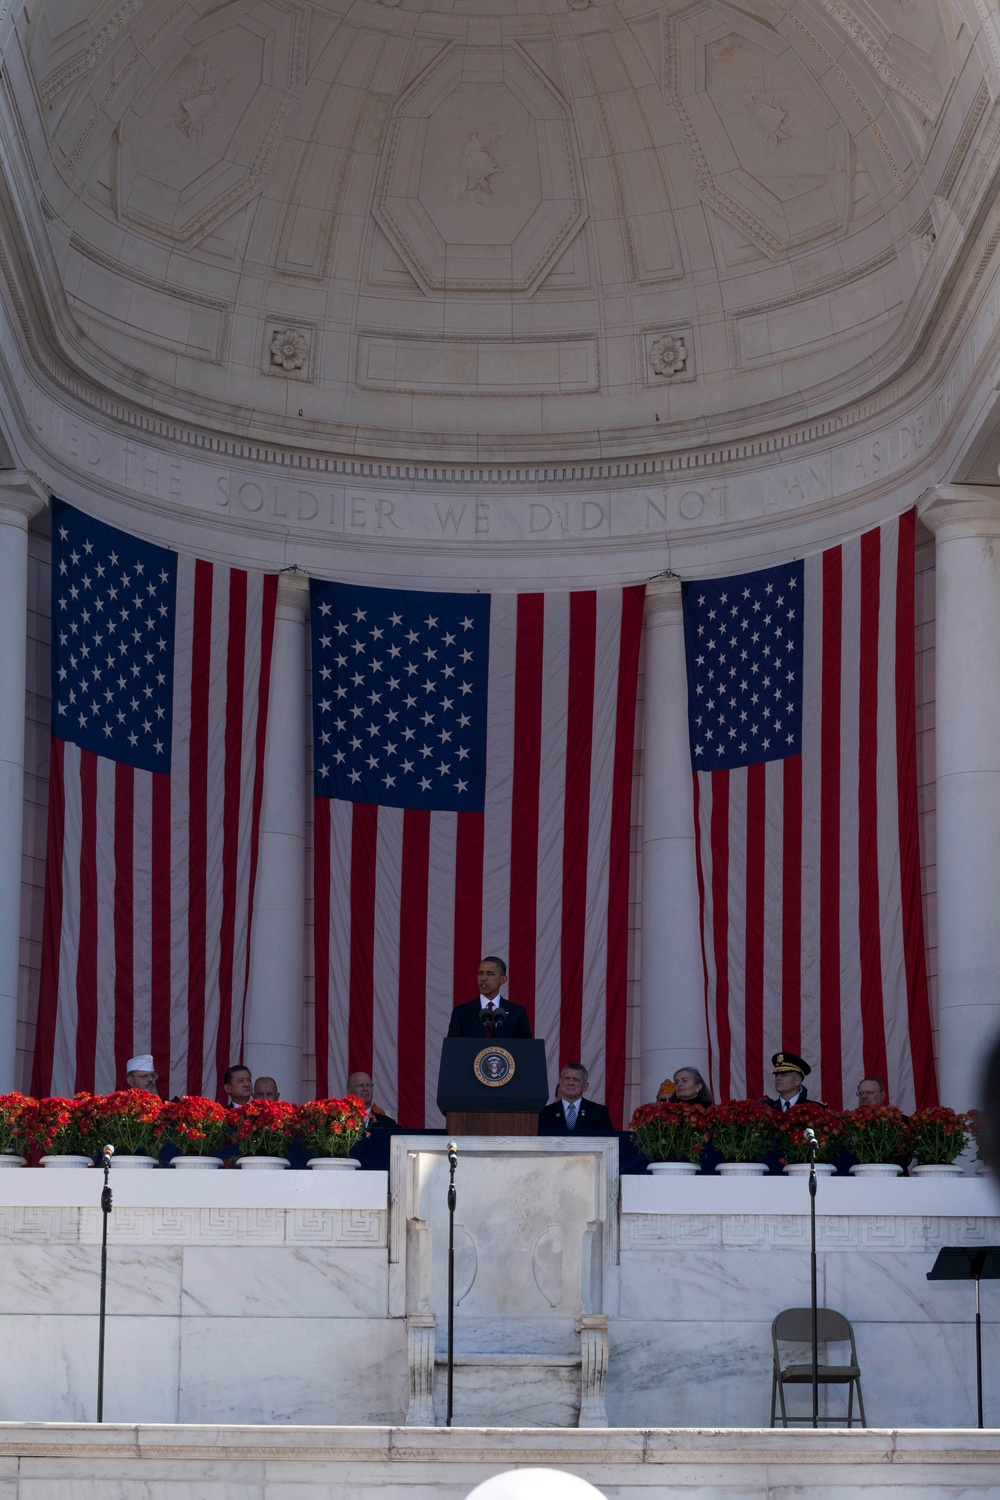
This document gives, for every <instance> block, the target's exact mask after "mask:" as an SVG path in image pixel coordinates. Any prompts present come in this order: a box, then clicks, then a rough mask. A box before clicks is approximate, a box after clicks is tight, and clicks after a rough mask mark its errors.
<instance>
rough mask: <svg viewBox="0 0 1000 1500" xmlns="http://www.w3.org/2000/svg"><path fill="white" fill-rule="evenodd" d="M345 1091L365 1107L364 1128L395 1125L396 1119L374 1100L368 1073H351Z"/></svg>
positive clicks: (372, 1087) (372, 1086)
mask: <svg viewBox="0 0 1000 1500" xmlns="http://www.w3.org/2000/svg"><path fill="white" fill-rule="evenodd" d="M347 1092H348V1093H349V1094H354V1095H355V1096H356V1097H357V1098H358V1099H360V1100H361V1102H362V1104H363V1105H364V1107H365V1129H366V1130H369V1129H370V1128H371V1127H372V1126H375V1127H385V1126H388V1125H395V1124H396V1121H395V1120H394V1119H393V1118H392V1115H387V1114H386V1112H385V1110H384V1109H380V1108H379V1106H378V1105H377V1104H376V1103H375V1100H374V1097H373V1095H374V1085H373V1084H372V1080H371V1074H370V1073H361V1072H357V1073H352V1074H351V1076H350V1078H348V1080H347Z"/></svg>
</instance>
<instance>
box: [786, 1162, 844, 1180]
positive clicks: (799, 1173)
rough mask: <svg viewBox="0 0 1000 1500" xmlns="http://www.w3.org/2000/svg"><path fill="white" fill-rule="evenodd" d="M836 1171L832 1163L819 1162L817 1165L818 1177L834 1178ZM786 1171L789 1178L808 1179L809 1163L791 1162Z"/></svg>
mask: <svg viewBox="0 0 1000 1500" xmlns="http://www.w3.org/2000/svg"><path fill="white" fill-rule="evenodd" d="M834 1170H835V1168H834V1165H833V1163H832V1162H829V1161H818V1162H817V1163H816V1176H817V1177H832V1176H833V1174H834ZM784 1171H785V1173H786V1175H787V1176H788V1177H808V1176H809V1163H808V1162H807V1161H790V1162H789V1163H788V1165H787V1166H786V1167H785V1168H784Z"/></svg>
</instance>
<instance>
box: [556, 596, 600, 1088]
mask: <svg viewBox="0 0 1000 1500" xmlns="http://www.w3.org/2000/svg"><path fill="white" fill-rule="evenodd" d="M569 615H570V626H569V674H568V679H567V684H566V688H567V715H566V788H565V795H564V803H563V807H564V811H563V878H562V943H561V949H560V982H561V986H562V1006H561V1010H560V1022H559V1055H560V1062H561V1063H564V1062H566V1061H569V1060H576V1059H578V1058H579V1056H580V1045H581V1036H582V1030H583V1025H582V1022H583V977H584V976H583V955H584V938H585V934H586V927H587V880H586V870H587V845H588V841H589V837H590V760H591V752H592V748H593V741H594V671H595V651H596V642H597V599H596V597H595V595H594V594H592V593H587V594H571V595H570V601H569Z"/></svg>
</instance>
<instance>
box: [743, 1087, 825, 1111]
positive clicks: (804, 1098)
mask: <svg viewBox="0 0 1000 1500" xmlns="http://www.w3.org/2000/svg"><path fill="white" fill-rule="evenodd" d="M760 1102H761V1104H766V1105H767V1107H768V1109H776V1110H778V1111H779V1112H780V1113H781V1114H787V1110H783V1109H782V1108H781V1100H780V1099H762V1100H761V1101H760ZM800 1104H812V1105H815V1107H816V1108H817V1109H826V1107H827V1106H826V1105H825V1104H824V1103H823V1101H822V1099H810V1097H809V1090H808V1089H807V1088H806V1086H805V1084H803V1085H802V1088H801V1089H800V1090H799V1097H798V1098H797V1099H796V1101H795V1103H794V1104H790V1105H789V1106H788V1108H789V1109H796V1108H798V1106H799V1105H800Z"/></svg>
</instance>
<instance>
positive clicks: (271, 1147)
mask: <svg viewBox="0 0 1000 1500" xmlns="http://www.w3.org/2000/svg"><path fill="white" fill-rule="evenodd" d="M297 1114H298V1110H297V1108H296V1106H295V1105H294V1104H286V1103H285V1101H284V1100H283V1099H248V1100H247V1102H246V1104H243V1105H241V1106H240V1108H239V1109H232V1110H230V1111H229V1131H228V1134H229V1139H230V1140H231V1141H235V1143H236V1145H237V1147H238V1148H239V1153H240V1159H239V1163H238V1165H239V1166H241V1167H246V1166H251V1167H273V1168H277V1169H279V1170H280V1169H281V1168H283V1167H287V1166H288V1159H287V1157H286V1155H285V1153H286V1151H287V1150H288V1142H289V1141H290V1139H291V1137H292V1134H293V1132H294V1130H295V1121H296V1116H297Z"/></svg>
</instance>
